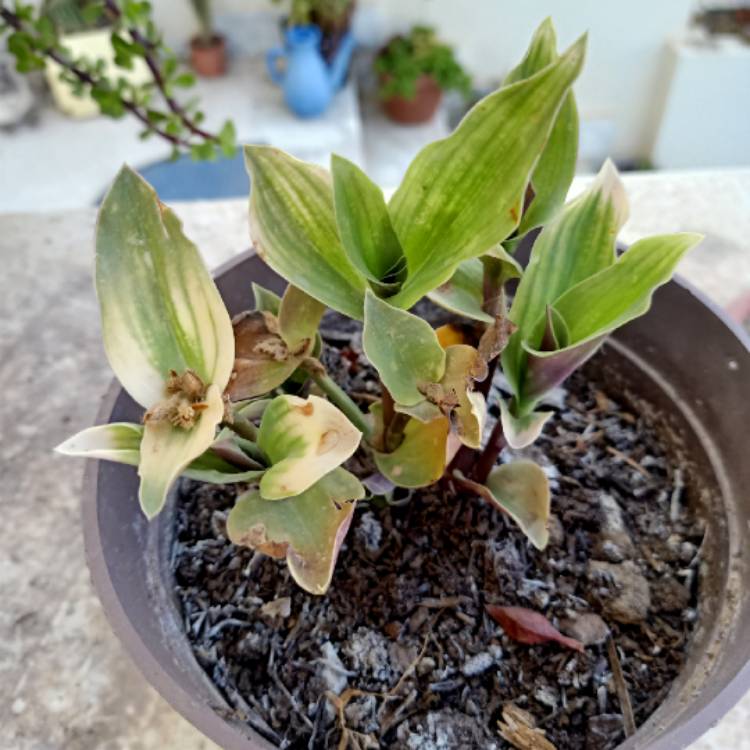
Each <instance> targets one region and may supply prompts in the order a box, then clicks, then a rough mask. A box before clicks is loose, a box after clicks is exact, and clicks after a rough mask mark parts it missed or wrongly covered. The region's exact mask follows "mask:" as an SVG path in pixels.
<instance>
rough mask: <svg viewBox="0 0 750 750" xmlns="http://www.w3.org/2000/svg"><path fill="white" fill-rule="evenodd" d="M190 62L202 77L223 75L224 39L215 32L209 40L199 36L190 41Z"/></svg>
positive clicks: (225, 55) (224, 71) (225, 57)
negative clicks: (206, 40)
mask: <svg viewBox="0 0 750 750" xmlns="http://www.w3.org/2000/svg"><path fill="white" fill-rule="evenodd" d="M190 64H191V65H192V66H193V70H194V71H195V72H196V73H197V74H198V75H199V76H202V77H203V78H216V77H217V76H223V75H224V73H226V71H227V50H226V40H225V39H224V37H223V36H220V35H219V34H215V35H214V36H213V37H211V41H210V42H205V41H204V40H203V39H201V38H200V37H195V38H194V39H192V40H191V41H190Z"/></svg>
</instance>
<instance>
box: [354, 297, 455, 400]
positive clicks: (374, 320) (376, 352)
mask: <svg viewBox="0 0 750 750" xmlns="http://www.w3.org/2000/svg"><path fill="white" fill-rule="evenodd" d="M362 347H363V348H364V351H365V354H366V355H367V358H368V359H369V360H370V362H372V364H373V365H374V366H375V368H376V369H377V371H378V373H379V374H380V377H381V379H382V381H383V383H384V384H385V387H386V388H387V389H388V390H389V391H390V393H391V395H392V396H393V398H394V400H395V401H396V402H398V403H400V404H404V405H405V406H414V405H415V404H418V403H419V402H421V401H423V400H424V396H423V395H422V393H421V392H420V390H419V386H420V385H421V384H423V383H437V382H438V381H439V380H440V378H441V377H442V376H443V372H444V371H445V351H444V350H443V347H441V346H440V342H439V341H438V338H437V335H436V334H435V331H434V330H433V328H432V326H431V325H430V324H429V323H428V322H427V321H426V320H423V319H422V318H418V317H417V316H416V315H412V314H411V313H409V312H406V311H405V310H399V309H398V308H396V307H393V306H392V305H389V304H388V302H385V301H384V300H381V299H380V298H379V297H376V296H375V295H374V294H373V293H372V292H371V291H370V290H368V291H367V294H366V295H365V325H364V330H363V332H362Z"/></svg>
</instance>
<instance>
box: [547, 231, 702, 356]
mask: <svg viewBox="0 0 750 750" xmlns="http://www.w3.org/2000/svg"><path fill="white" fill-rule="evenodd" d="M702 239H703V235H700V234H691V233H689V232H684V233H681V234H664V235H657V236H655V237H648V238H646V239H644V240H639V241H638V242H636V243H634V244H633V245H631V246H630V248H629V249H628V250H627V251H626V252H625V253H623V255H622V256H621V257H620V258H618V260H617V262H616V263H614V264H613V265H611V266H610V267H609V268H606V269H605V270H603V271H600V272H599V273H597V274H595V275H594V276H591V277H590V278H587V279H585V280H584V281H582V282H581V283H579V284H577V285H576V286H574V287H572V288H571V289H568V291H567V292H565V294H563V295H562V296H561V297H560V298H559V299H557V300H556V301H555V303H554V307H555V310H557V312H558V313H560V315H561V317H562V318H563V319H564V320H565V322H566V324H567V326H568V335H569V337H570V341H571V343H572V344H580V343H583V342H584V341H587V340H590V339H592V338H594V337H597V336H601V335H603V334H606V333H610V332H611V331H613V330H615V329H616V328H619V327H620V326H622V325H624V324H625V323H627V322H629V321H631V320H633V319H634V318H637V317H638V316H640V315H643V314H644V313H646V312H647V311H648V309H649V307H651V297H652V296H653V293H654V291H655V290H656V289H657V288H658V287H660V286H662V285H663V284H666V283H667V282H668V281H669V280H670V279H671V278H672V274H673V273H674V270H675V267H676V266H677V264H678V263H679V262H680V259H681V258H682V256H683V255H685V253H686V252H687V251H688V250H690V249H692V248H693V247H695V246H696V245H697V244H698V243H699V242H700V241H701V240H702Z"/></svg>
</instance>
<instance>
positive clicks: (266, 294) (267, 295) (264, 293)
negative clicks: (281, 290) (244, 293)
mask: <svg viewBox="0 0 750 750" xmlns="http://www.w3.org/2000/svg"><path fill="white" fill-rule="evenodd" d="M252 289H253V299H254V300H255V309H256V310H262V311H265V312H270V313H271V314H272V315H276V316H278V314H279V309H280V308H281V297H279V295H278V294H276V293H275V292H272V291H271V290H270V289H266V288H265V287H262V286H261V285H260V284H256V283H255V282H254V281H253V283H252Z"/></svg>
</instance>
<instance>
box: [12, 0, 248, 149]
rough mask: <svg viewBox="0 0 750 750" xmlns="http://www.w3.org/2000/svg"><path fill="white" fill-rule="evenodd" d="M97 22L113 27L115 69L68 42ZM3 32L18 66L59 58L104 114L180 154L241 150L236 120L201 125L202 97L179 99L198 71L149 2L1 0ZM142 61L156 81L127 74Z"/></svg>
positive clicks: (72, 82) (74, 86) (75, 85)
mask: <svg viewBox="0 0 750 750" xmlns="http://www.w3.org/2000/svg"><path fill="white" fill-rule="evenodd" d="M196 3H197V4H199V5H206V6H207V5H208V4H209V3H208V2H200V3H198V0H196ZM97 28H108V29H110V30H111V35H110V42H111V45H112V57H113V59H114V69H112V66H111V65H109V64H108V62H107V61H106V60H105V59H103V58H101V59H91V58H88V57H85V56H76V55H74V54H73V53H72V52H71V50H70V49H69V48H68V47H67V46H66V39H65V36H64V35H66V34H71V33H76V32H80V31H87V30H91V29H97ZM3 39H4V40H5V43H6V46H7V49H8V51H9V52H10V53H11V54H12V55H13V56H14V57H15V61H16V68H17V70H18V71H20V72H22V73H29V72H32V71H35V70H43V69H44V68H45V66H46V65H47V64H48V62H52V63H55V64H57V65H59V66H60V68H61V72H60V78H61V79H62V80H63V81H65V83H67V84H68V85H69V86H70V88H71V90H72V91H73V93H75V94H76V95H77V96H81V97H90V98H91V99H93V100H94V101H95V102H96V103H97V105H98V106H99V110H100V112H101V113H102V114H103V115H106V116H108V117H112V118H115V119H118V118H121V117H123V116H125V115H130V116H133V117H135V118H137V119H138V120H139V121H140V123H141V124H142V125H143V130H142V131H141V133H140V137H141V138H142V139H145V138H149V137H151V136H154V135H155V136H158V137H160V138H163V139H164V140H166V141H167V142H169V143H170V144H171V146H172V148H173V152H174V153H175V154H178V153H179V152H180V151H181V150H184V151H187V152H188V153H190V154H191V155H192V156H193V157H194V158H196V159H215V158H216V157H217V156H218V155H219V154H224V155H226V156H232V155H233V154H234V153H235V150H236V146H235V131H234V126H233V124H232V123H231V122H226V123H225V124H224V126H223V127H222V129H221V130H220V131H219V133H218V134H212V133H210V132H208V131H206V130H204V129H203V128H202V127H201V122H202V121H203V120H204V119H205V115H204V113H203V112H202V111H201V110H200V101H199V100H198V99H195V98H193V99H190V100H188V101H185V102H183V103H181V102H179V101H178V99H177V96H176V92H177V90H178V89H185V88H189V87H191V86H192V85H194V83H195V76H193V74H192V73H189V72H187V71H184V70H183V69H182V68H181V66H180V64H179V61H178V60H177V58H176V57H175V55H174V53H173V52H172V51H171V50H170V49H169V48H168V47H166V45H165V44H164V41H163V39H162V35H161V32H160V31H159V29H158V28H157V27H156V25H155V24H154V22H153V19H152V17H151V4H150V3H149V2H145V1H144V0H47V2H45V3H44V4H43V5H42V8H41V10H39V9H38V8H37V7H36V6H35V5H33V4H31V3H24V2H16V3H15V5H14V7H13V8H12V9H11V8H10V7H6V6H5V5H3V6H2V7H0V41H2V40H3ZM137 61H140V64H141V66H142V67H145V68H146V69H147V70H148V71H149V72H150V75H151V80H149V81H147V82H145V83H134V82H133V80H131V79H130V78H128V77H127V76H125V75H123V72H124V71H132V70H133V69H134V67H135V63H136V62H137Z"/></svg>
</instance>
